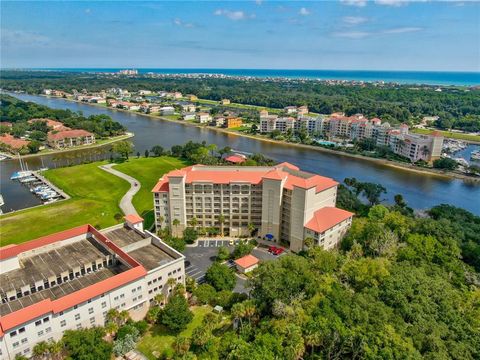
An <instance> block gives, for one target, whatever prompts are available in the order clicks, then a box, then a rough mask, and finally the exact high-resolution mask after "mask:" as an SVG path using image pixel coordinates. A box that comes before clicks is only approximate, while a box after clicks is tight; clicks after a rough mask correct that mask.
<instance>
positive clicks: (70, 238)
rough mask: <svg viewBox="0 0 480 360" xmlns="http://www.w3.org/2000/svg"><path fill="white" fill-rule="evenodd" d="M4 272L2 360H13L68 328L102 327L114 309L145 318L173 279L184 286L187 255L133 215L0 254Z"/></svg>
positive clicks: (0, 284)
mask: <svg viewBox="0 0 480 360" xmlns="http://www.w3.org/2000/svg"><path fill="white" fill-rule="evenodd" d="M0 268H1V272H0V280H1V281H0V296H1V298H2V304H1V305H0V316H1V317H0V351H1V352H0V357H1V358H2V359H12V360H13V359H14V358H15V357H16V356H19V355H24V356H31V355H32V349H33V347H34V345H35V344H36V343H38V342H40V341H49V340H55V341H57V340H59V339H61V337H62V335H63V333H64V332H65V331H66V330H70V329H81V328H88V327H92V326H103V325H104V324H105V318H106V315H107V312H108V310H110V309H117V310H119V311H123V310H126V311H128V312H129V313H130V316H131V317H132V318H133V319H141V318H143V317H144V316H145V314H146V312H147V310H148V308H149V304H150V302H151V301H153V299H154V297H155V296H156V295H157V294H164V295H165V297H168V295H169V294H170V292H171V286H169V285H168V284H167V283H168V280H169V279H174V280H175V282H176V283H180V284H184V283H185V270H184V256H183V255H182V254H180V253H179V252H177V251H176V250H174V249H173V248H171V247H170V246H168V245H167V244H165V243H164V242H162V241H161V239H159V238H158V237H157V236H155V235H154V234H152V233H149V232H148V231H145V230H144V229H143V219H142V218H140V217H138V216H132V215H128V216H126V217H125V223H124V224H120V225H117V226H114V227H112V228H108V229H105V230H102V231H98V230H97V229H95V228H94V227H93V226H91V225H83V226H79V227H76V228H73V229H69V230H66V231H62V232H60V233H56V234H52V235H49V236H45V237H42V238H39V239H36V240H32V241H29V242H26V243H23V244H20V245H14V246H6V247H3V248H0Z"/></svg>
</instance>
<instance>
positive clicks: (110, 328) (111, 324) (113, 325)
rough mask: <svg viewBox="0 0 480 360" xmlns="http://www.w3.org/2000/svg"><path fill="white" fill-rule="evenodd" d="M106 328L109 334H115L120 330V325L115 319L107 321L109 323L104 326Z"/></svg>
mask: <svg viewBox="0 0 480 360" xmlns="http://www.w3.org/2000/svg"><path fill="white" fill-rule="evenodd" d="M104 329H105V333H106V334H107V335H111V336H113V335H114V334H115V333H116V332H117V331H118V325H117V323H115V322H113V321H107V323H106V324H105V326H104Z"/></svg>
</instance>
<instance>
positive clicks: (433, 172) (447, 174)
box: [38, 95, 480, 183]
mask: <svg viewBox="0 0 480 360" xmlns="http://www.w3.org/2000/svg"><path fill="white" fill-rule="evenodd" d="M38 96H44V97H47V98H58V99H62V100H68V101H72V102H76V103H81V104H84V105H91V106H96V107H100V108H103V109H105V108H106V107H105V106H104V105H103V104H93V103H85V102H82V101H78V100H73V99H68V98H60V97H54V96H47V95H38ZM107 109H109V110H112V111H119V112H125V113H129V114H135V115H140V116H145V117H149V118H153V119H160V120H163V121H169V122H174V123H177V124H182V125H184V126H192V127H197V128H201V129H208V130H211V131H216V132H221V133H224V134H228V135H234V136H241V137H246V138H250V139H253V140H257V141H263V142H268V143H272V144H277V145H282V146H294V147H298V148H303V149H309V150H315V151H320V152H324V153H329V154H333V155H336V156H343V157H347V158H354V159H357V160H362V161H369V162H372V163H375V164H378V165H383V166H386V167H391V168H395V169H399V170H404V171H410V172H415V173H418V174H424V175H430V176H436V177H439V178H449V179H459V180H466V181H469V182H475V183H477V182H478V183H480V177H473V176H469V175H465V174H462V173H458V172H452V171H444V170H439V169H433V168H423V167H419V166H416V165H411V164H407V163H401V162H396V161H392V160H387V159H380V158H373V157H369V156H364V155H359V154H350V153H347V152H343V151H338V150H333V149H327V148H324V147H321V146H314V145H307V144H298V143H290V142H286V141H282V140H274V139H269V138H266V137H264V136H261V135H253V134H245V133H242V132H239V131H235V130H229V129H224V128H217V127H212V126H207V125H202V124H198V123H194V122H189V121H185V120H177V119H172V118H167V117H165V116H161V115H152V114H144V113H139V112H136V111H130V110H124V109H116V108H114V109H112V108H107Z"/></svg>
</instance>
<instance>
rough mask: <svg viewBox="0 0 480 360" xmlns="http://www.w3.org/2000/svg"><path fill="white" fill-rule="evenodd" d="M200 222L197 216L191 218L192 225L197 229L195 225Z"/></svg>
mask: <svg viewBox="0 0 480 360" xmlns="http://www.w3.org/2000/svg"><path fill="white" fill-rule="evenodd" d="M197 224H198V220H197V218H196V217H195V216H194V217H192V218H191V219H190V226H191V227H193V228H194V229H195V226H197Z"/></svg>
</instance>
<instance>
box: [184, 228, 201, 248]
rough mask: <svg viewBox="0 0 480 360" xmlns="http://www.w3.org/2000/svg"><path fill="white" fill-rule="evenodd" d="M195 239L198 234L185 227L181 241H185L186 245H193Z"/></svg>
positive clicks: (192, 229)
mask: <svg viewBox="0 0 480 360" xmlns="http://www.w3.org/2000/svg"><path fill="white" fill-rule="evenodd" d="M197 238H198V233H197V231H196V230H195V229H194V228H191V227H187V228H185V230H183V240H185V242H186V243H187V244H193V243H194V242H195V240H197Z"/></svg>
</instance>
